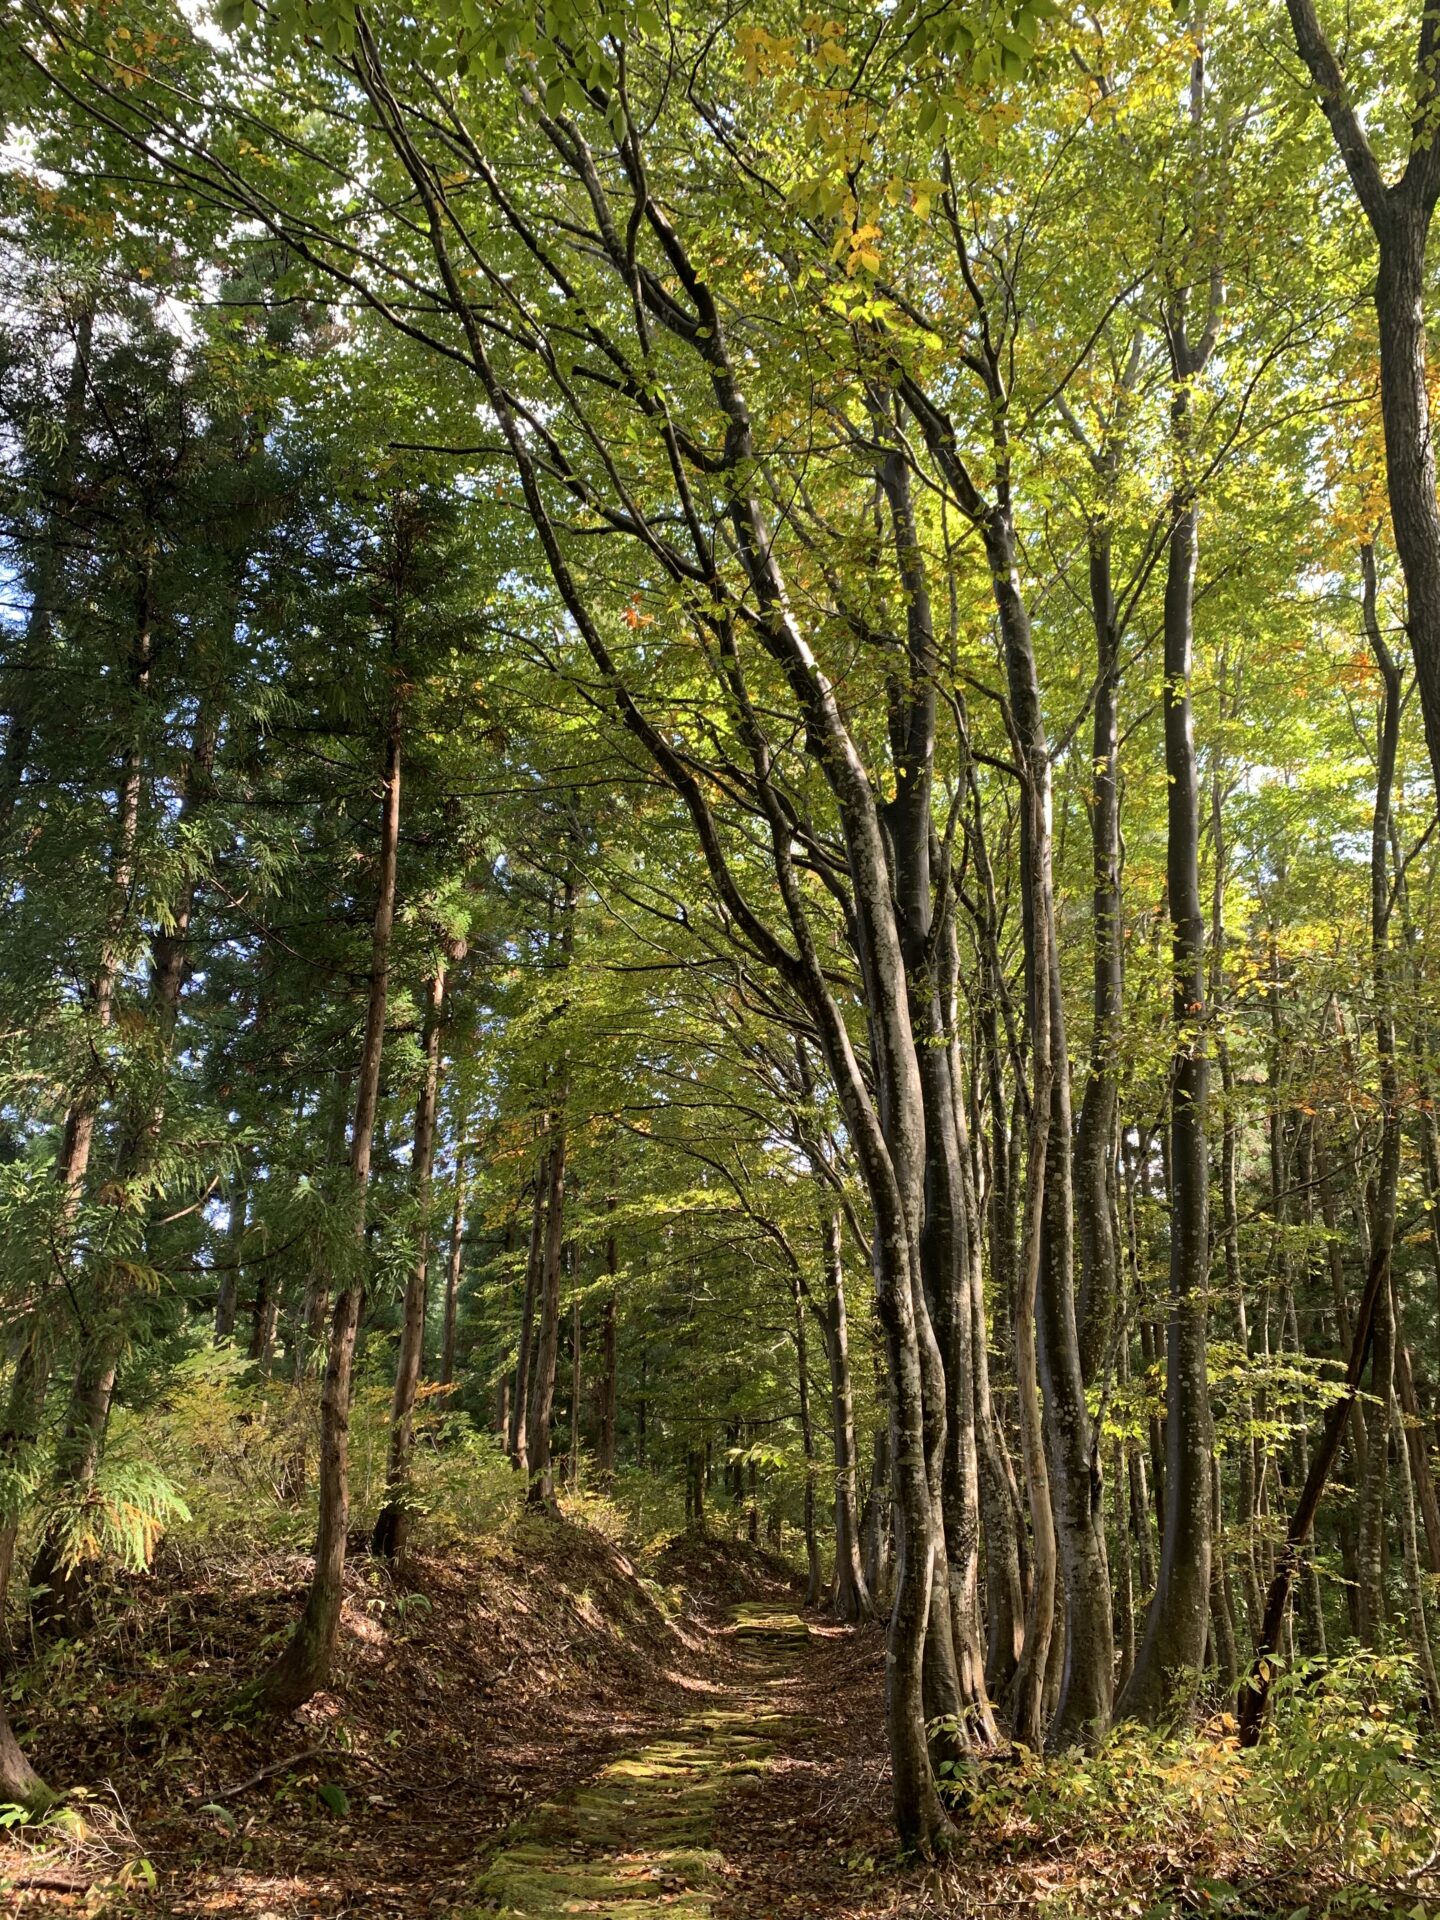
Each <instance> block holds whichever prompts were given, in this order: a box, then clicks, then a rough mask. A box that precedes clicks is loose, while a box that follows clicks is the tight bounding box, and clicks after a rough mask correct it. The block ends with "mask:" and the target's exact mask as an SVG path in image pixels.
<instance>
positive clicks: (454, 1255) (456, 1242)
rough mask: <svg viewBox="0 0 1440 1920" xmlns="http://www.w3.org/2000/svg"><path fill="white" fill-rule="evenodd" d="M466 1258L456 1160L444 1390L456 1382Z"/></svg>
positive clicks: (461, 1172) (461, 1181)
mask: <svg viewBox="0 0 1440 1920" xmlns="http://www.w3.org/2000/svg"><path fill="white" fill-rule="evenodd" d="M464 1257H465V1162H464V1159H463V1158H462V1157H461V1155H460V1154H459V1152H458V1150H457V1153H456V1158H455V1206H454V1209H453V1211H452V1212H451V1215H450V1254H449V1258H448V1259H447V1261H446V1263H445V1317H444V1322H443V1327H442V1331H441V1335H440V1375H439V1384H440V1385H441V1386H442V1387H449V1386H453V1385H454V1382H455V1334H456V1329H457V1326H458V1324H459V1318H460V1272H461V1266H462V1263H463V1261H464Z"/></svg>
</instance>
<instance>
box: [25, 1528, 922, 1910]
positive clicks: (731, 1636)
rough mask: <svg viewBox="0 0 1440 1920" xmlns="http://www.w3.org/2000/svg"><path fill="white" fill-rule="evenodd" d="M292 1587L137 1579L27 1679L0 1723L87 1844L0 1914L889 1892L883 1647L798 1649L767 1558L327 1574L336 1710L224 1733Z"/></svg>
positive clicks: (37, 1853) (874, 1638) (534, 1557)
mask: <svg viewBox="0 0 1440 1920" xmlns="http://www.w3.org/2000/svg"><path fill="white" fill-rule="evenodd" d="M304 1571H305V1565H304V1562H303V1561H302V1560H299V1559H298V1558H297V1559H296V1561H295V1562H294V1564H293V1565H280V1566H277V1565H276V1564H275V1563H274V1561H273V1560H270V1561H266V1562H263V1563H254V1562H246V1563H240V1564H232V1565H223V1564H222V1565H206V1566H204V1567H197V1568H190V1569H187V1568H185V1567H184V1566H182V1565H170V1566H166V1565H162V1567H161V1568H160V1570H159V1575H158V1577H156V1578H152V1579H149V1580H145V1581H134V1582H127V1583H125V1584H124V1585H123V1586H122V1587H120V1588H117V1589H116V1590H115V1591H114V1592H113V1593H111V1594H110V1595H109V1596H107V1599H106V1604H105V1607H104V1610H103V1613H102V1618H101V1620H100V1622H99V1624H98V1626H97V1630H96V1632H95V1633H94V1634H93V1635H92V1636H91V1637H90V1639H89V1640H88V1641H87V1642H85V1643H84V1649H83V1652H82V1650H81V1648H80V1647H79V1646H76V1647H69V1648H62V1649H59V1650H57V1651H55V1652H54V1653H52V1654H51V1655H50V1656H49V1657H48V1659H46V1660H43V1661H42V1662H41V1663H40V1665H39V1667H38V1668H35V1667H32V1669H31V1671H30V1675H29V1678H28V1683H27V1685H26V1686H25V1688H24V1691H23V1692H22V1693H21V1694H20V1696H19V1697H18V1698H15V1699H14V1700H12V1713H13V1715H14V1717H15V1720H16V1722H17V1724H18V1725H20V1726H21V1727H22V1728H24V1729H26V1730H27V1731H28V1732H29V1734H30V1735H31V1736H32V1749H31V1750H32V1752H33V1756H34V1758H35V1760H36V1762H37V1763H38V1764H39V1765H40V1767H41V1769H42V1771H43V1772H44V1773H45V1775H46V1777H47V1778H49V1779H50V1780H51V1781H52V1782H54V1783H57V1784H60V1783H63V1784H65V1785H66V1786H69V1787H72V1788H78V1789H79V1795H78V1798H77V1797H75V1796H73V1795H72V1797H71V1799H70V1801H69V1803H68V1804H69V1806H70V1807H71V1809H75V1808H78V1809H79V1811H80V1813H81V1814H83V1817H84V1827H83V1830H81V1829H80V1828H79V1827H78V1825H76V1826H75V1827H74V1830H72V1823H73V1821H74V1815H73V1812H72V1813H71V1814H67V1815H65V1816H63V1818H62V1822H61V1823H60V1824H57V1825H54V1826H48V1827H45V1828H42V1829H34V1828H32V1829H31V1830H30V1831H29V1833H28V1834H26V1835H25V1836H23V1837H22V1838H20V1839H18V1840H16V1841H14V1842H12V1844H11V1845H10V1846H9V1847H8V1848H7V1847H6V1846H5V1845H3V1844H0V1907H4V1905H5V1903H6V1901H7V1899H8V1900H9V1901H10V1902H11V1903H12V1905H13V1907H14V1910H15V1911H16V1912H17V1913H21V1914H24V1915H25V1916H27V1920H28V1917H29V1916H37V1915H43V1914H61V1913H68V1914H74V1913H77V1912H78V1913H92V1914H93V1913H105V1914H115V1915H122V1914H129V1913H133V1914H136V1915H154V1914H164V1915H173V1916H184V1920H199V1917H200V1916H216V1917H217V1920H229V1917H230V1916H235V1917H236V1920H311V1916H314V1920H321V1917H322V1916H323V1920H339V1916H342V1915H352V1916H360V1915H365V1916H374V1920H402V1916H403V1920H412V1917H413V1916H419V1915H425V1914H451V1915H472V1914H473V1915H480V1914H484V1913H486V1912H493V1911H496V1910H499V1911H503V1912H508V1913H511V1914H515V1915H517V1916H521V1915H523V1916H525V1920H550V1916H551V1915H559V1914H567V1913H592V1914H593V1913H602V1914H603V1913H611V1912H613V1913H615V1914H617V1915H621V1916H623V1917H624V1920H651V1916H652V1915H657V1916H658V1915H661V1914H667V1915H671V1916H673V1920H697V1917H698V1916H701V1915H704V1916H712V1915H713V1916H714V1920H761V1917H762V1916H770V1915H775V1916H785V1920H821V1916H825V1917H826V1920H831V1917H832V1916H833V1920H841V1917H842V1916H844V1915H848V1914H850V1913H854V1914H856V1915H859V1914H862V1913H863V1914H864V1915H865V1916H867V1920H869V1916H873V1915H878V1914H881V1913H885V1912H890V1911H897V1910H898V1905H899V1900H900V1894H901V1891H902V1887H908V1889H909V1890H910V1892H912V1893H913V1891H914V1887H915V1883H914V1880H913V1877H911V1876H910V1875H908V1874H906V1875H903V1876H901V1878H900V1879H899V1880H897V1881H896V1882H894V1884H893V1885H892V1887H891V1889H890V1892H891V1894H892V1895H893V1903H892V1899H891V1898H880V1899H876V1898H875V1897H874V1896H876V1895H878V1894H879V1893H880V1891H881V1890H880V1886H879V1884H878V1883H877V1882H876V1880H875V1879H874V1877H873V1876H874V1874H875V1873H876V1871H877V1868H879V1867H880V1866H881V1863H882V1862H884V1860H885V1859H886V1858H887V1856H888V1855H889V1854H890V1853H891V1851H892V1849H891V1845H890V1841H889V1836H888V1827H887V1810H888V1780H887V1778H886V1759H885V1753H884V1745H883V1732H882V1707H881V1699H880V1687H881V1667H882V1660H883V1651H882V1639H881V1636H880V1633H879V1631H878V1629H870V1630H866V1631H863V1632H860V1633H855V1632H850V1631H848V1630H844V1629H840V1628H836V1627H834V1626H832V1625H829V1624H827V1623H826V1621H825V1620H824V1618H823V1617H822V1616H819V1615H811V1616H809V1617H808V1619H806V1620H804V1621H802V1620H801V1618H800V1617H799V1614H798V1612H797V1599H798V1595H797V1590H796V1588H795V1587H794V1584H793V1582H792V1580H791V1578H790V1575H789V1571H788V1569H787V1568H785V1567H784V1565H783V1563H781V1562H779V1561H776V1560H773V1559H772V1558H771V1557H770V1556H768V1555H766V1554H763V1553H761V1552H759V1551H757V1550H756V1549H754V1548H751V1547H748V1546H746V1545H744V1544H743V1543H736V1542H733V1541H729V1540H726V1541H720V1540H716V1539H709V1538H698V1539H697V1538H693V1537H685V1538H682V1539H680V1540H679V1541H677V1542H675V1543H674V1544H673V1545H672V1546H671V1547H670V1548H668V1549H666V1550H665V1552H664V1553H662V1554H661V1555H660V1556H659V1557H658V1559H657V1560H656V1561H655V1562H654V1564H653V1565H652V1566H651V1567H650V1568H649V1569H648V1570H647V1571H646V1572H644V1573H642V1572H641V1571H640V1569H639V1568H637V1566H636V1565H635V1564H634V1563H633V1562H632V1561H631V1560H630V1559H629V1558H628V1557H627V1556H626V1554H625V1553H623V1552H621V1551H620V1550H619V1549H617V1548H616V1547H615V1546H613V1545H612V1544H611V1543H610V1542H608V1541H607V1540H605V1539H604V1538H603V1537H602V1536H600V1535H599V1534H598V1533H596V1532H594V1531H593V1530H591V1529H589V1528H586V1527H580V1526H571V1525H568V1524H565V1523H553V1522H534V1523H527V1524H526V1525H525V1527H524V1528H523V1529H522V1530H521V1531H520V1532H519V1533H517V1534H516V1535H515V1536H514V1537H513V1538H512V1539H510V1540H508V1541H507V1542H506V1543H505V1544H504V1545H503V1546H501V1545H497V1544H495V1543H489V1544H488V1545H487V1546H486V1547H485V1548H484V1549H483V1550H481V1551H477V1552H474V1553H469V1554H466V1555H464V1556H458V1555H451V1556H447V1557H445V1558H440V1557H432V1556H425V1557H422V1558H419V1559H417V1561H416V1562H415V1563H414V1564H413V1565H412V1566H410V1567H409V1568H407V1570H406V1573H405V1575H404V1577H403V1578H396V1577H394V1576H392V1575H391V1574H390V1573H389V1572H388V1571H386V1570H385V1569H384V1568H382V1567H380V1566H378V1565H376V1564H375V1563H373V1562H371V1561H369V1560H368V1558H367V1557H366V1556H364V1555H361V1554H355V1555H353V1556H352V1560H351V1565H350V1570H349V1575H348V1581H347V1597H346V1605H345V1614H344V1631H343V1636H342V1649H341V1656H340V1671H339V1672H338V1674H337V1676H336V1683H335V1688H334V1691H333V1692H329V1693H326V1694H324V1695H322V1696H320V1697H319V1698H317V1699H316V1700H315V1701H312V1702H311V1703H310V1705H309V1706H308V1707H306V1708H305V1709H303V1710H302V1711H301V1713H300V1714H298V1715H296V1716H294V1717H293V1718H291V1719H289V1720H287V1721H284V1722H282V1723H280V1724H278V1725H275V1724H270V1725H258V1726H257V1725H254V1724H251V1723H247V1722H244V1721H238V1720H236V1719H234V1718H233V1717H232V1716H231V1713H230V1703H231V1700H232V1698H233V1695H234V1692H235V1689H236V1686H237V1684H238V1682H240V1681H241V1680H242V1679H244V1678H245V1677H247V1676H248V1675H249V1674H250V1673H252V1672H253V1671H254V1670H255V1668H256V1666H257V1665H258V1664H259V1663H260V1661H261V1660H262V1659H263V1657H264V1656H265V1654H266V1653H268V1652H269V1651H270V1650H271V1649H272V1647H273V1646H274V1645H276V1644H278V1643H279V1642H280V1640H281V1639H282V1638H283V1635H284V1633H285V1631H286V1629H287V1627H288V1624H289V1622H290V1621H291V1620H292V1619H293V1617H294V1612H295V1608H296V1606H297V1603H298V1600H299V1598H300V1595H301V1591H302V1583H303V1578H304ZM761 1789H763V1791H762V1790H761ZM837 1835H842V1836H843V1843H842V1842H840V1841H837V1839H836V1836H837ZM906 1910H907V1911H908V1910H910V1909H909V1908H908V1906H907V1909H906Z"/></svg>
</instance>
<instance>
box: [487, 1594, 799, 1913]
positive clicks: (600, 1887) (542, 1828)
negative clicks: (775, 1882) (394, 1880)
mask: <svg viewBox="0 0 1440 1920" xmlns="http://www.w3.org/2000/svg"><path fill="white" fill-rule="evenodd" d="M726 1638H727V1641H728V1648H727V1651H729V1652H731V1653H732V1654H733V1658H732V1660H730V1661H729V1662H727V1672H726V1676H725V1678H724V1679H723V1680H722V1681H721V1682H719V1683H718V1684H717V1686H716V1688H715V1690H714V1693H713V1694H712V1696H711V1699H710V1703H709V1704H707V1705H705V1706H704V1707H702V1708H700V1709H698V1710H697V1711H696V1712H695V1713H694V1714H691V1715H688V1716H687V1717H686V1718H685V1719H683V1720H682V1721H680V1722H679V1723H678V1724H676V1725H675V1726H674V1727H673V1728H671V1729H669V1730H668V1731H667V1732H666V1733H665V1734H664V1735H662V1736H661V1737H659V1738H656V1739H654V1740H651V1741H648V1742H647V1743H646V1744H645V1745H644V1746H641V1747H637V1748H636V1749H635V1750H634V1751H632V1752H628V1753H625V1754H622V1755H621V1756H620V1757H619V1758H618V1759H615V1760H612V1761H611V1762H610V1764H609V1765H608V1766H606V1767H605V1768H603V1769H602V1771H601V1772H600V1773H598V1774H596V1775H595V1776H594V1777H593V1778H592V1779H591V1780H590V1781H589V1782H588V1783H587V1784H586V1785H585V1786H584V1787H582V1788H581V1789H580V1790H579V1791H577V1792H575V1793H572V1794H569V1795H567V1796H566V1797H565V1798H563V1799H560V1800H556V1801H550V1802H545V1803H544V1804H542V1805H541V1806H539V1807H537V1808H536V1809H535V1810H534V1812H532V1813H530V1814H529V1815H527V1816H526V1818H525V1819H524V1820H522V1821H519V1822H517V1823H516V1824H515V1825H514V1826H512V1827H511V1828H510V1829H509V1830H508V1832H507V1833H506V1835H505V1836H504V1837H503V1838H502V1839H501V1841H500V1843H499V1845H498V1847H497V1849H496V1850H495V1851H494V1852H493V1853H492V1854H491V1856H490V1859H489V1861H488V1862H487V1864H486V1866H485V1870H484V1872H483V1873H482V1875H481V1877H480V1879H479V1881H478V1883H477V1884H476V1887H475V1895H476V1900H477V1906H476V1908H475V1911H476V1912H477V1913H490V1914H494V1913H499V1914H500V1915H502V1916H511V1917H512V1920H560V1916H568V1915H577V1914H579V1915H583V1914H591V1915H597V1914H598V1915H613V1916H616V1920H662V1916H663V1917H664V1920H711V1916H713V1915H714V1914H715V1912H716V1910H717V1905H718V1900H719V1896H720V1892H721V1890H722V1888H723V1885H724V1880H725V1871H726V1858H725V1835H724V1831H723V1825H722V1821H721V1818H720V1814H721V1806H722V1803H723V1802H727V1801H729V1800H730V1799H731V1797H732V1796H733V1795H734V1794H736V1793H737V1792H742V1791H743V1790H744V1787H745V1785H746V1783H747V1782H754V1783H755V1784H756V1785H757V1786H758V1783H759V1780H760V1777H761V1776H762V1775H763V1774H764V1773H765V1772H766V1771H767V1769H768V1766H769V1763H770V1761H771V1758H772V1756H773V1755H775V1753H776V1752H777V1749H778V1748H780V1747H781V1746H782V1745H783V1744H784V1742H785V1741H786V1739H787V1737H793V1736H795V1735H797V1734H800V1733H802V1732H803V1731H804V1726H803V1722H802V1720H801V1719H800V1718H799V1717H798V1716H797V1715H796V1714H795V1713H794V1712H793V1711H786V1696H787V1694H788V1692H789V1691H790V1689H791V1688H792V1686H793V1684H794V1682H795V1680H796V1679H797V1677H798V1673H799V1669H800V1667H801V1665H802V1663H803V1658H804V1655H805V1653H806V1650H807V1649H808V1647H809V1644H810V1638H811V1636H810V1629H809V1628H808V1627H807V1626H806V1624H805V1622H804V1621H803V1620H802V1619H801V1618H800V1616H799V1614H798V1613H796V1612H795V1611H794V1610H793V1608H789V1607H786V1606H784V1605H783V1604H781V1605H775V1604H771V1603H766V1602H747V1603H745V1604H742V1605H740V1606H736V1607H734V1608H732V1609H731V1614H730V1626H729V1628H728V1631H727V1635H726Z"/></svg>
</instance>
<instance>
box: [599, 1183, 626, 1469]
mask: <svg viewBox="0 0 1440 1920" xmlns="http://www.w3.org/2000/svg"><path fill="white" fill-rule="evenodd" d="M605 1207H606V1211H607V1213H613V1212H614V1210H615V1196H614V1194H613V1193H612V1194H610V1195H609V1196H608V1198H607V1199H606V1202H605ZM605 1271H606V1273H607V1274H608V1275H609V1276H610V1285H609V1288H608V1290H607V1292H606V1294H605V1299H604V1302H603V1304H602V1306H601V1309H600V1434H599V1445H598V1447H597V1449H596V1452H597V1464H598V1467H599V1470H600V1484H601V1486H602V1487H603V1488H604V1489H605V1491H606V1492H607V1493H609V1492H611V1491H612V1490H613V1488H614V1485H615V1421H616V1413H617V1405H616V1402H617V1398H618V1391H619V1361H618V1355H617V1344H616V1327H615V1314H616V1305H617V1302H616V1276H617V1274H618V1273H619V1271H620V1266H619V1259H618V1255H617V1251H616V1246H615V1231H614V1228H613V1227H612V1228H611V1230H610V1231H609V1232H608V1233H607V1234H606V1236H605Z"/></svg>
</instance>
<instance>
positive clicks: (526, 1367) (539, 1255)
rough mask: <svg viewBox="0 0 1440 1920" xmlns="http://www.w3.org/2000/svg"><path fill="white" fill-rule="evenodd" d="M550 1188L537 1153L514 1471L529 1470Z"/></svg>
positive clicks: (513, 1429)
mask: <svg viewBox="0 0 1440 1920" xmlns="http://www.w3.org/2000/svg"><path fill="white" fill-rule="evenodd" d="M549 1187H550V1153H549V1149H548V1147H547V1148H546V1150H545V1151H544V1152H543V1153H542V1154H541V1155H540V1164H539V1165H538V1166H537V1167H536V1169H535V1199H534V1204H533V1206H532V1208H531V1212H530V1244H529V1250H528V1251H527V1253H526V1256H525V1289H524V1296H523V1298H522V1300H521V1302H520V1342H519V1345H518V1347H517V1348H516V1351H515V1385H514V1388H513V1390H512V1392H511V1395H510V1428H509V1433H508V1435H507V1439H506V1451H507V1453H508V1454H509V1455H510V1459H511V1462H512V1463H513V1465H514V1466H515V1468H516V1470H517V1472H519V1473H523V1474H526V1475H528V1474H529V1471H530V1434H529V1417H530V1378H531V1374H532V1373H533V1371H534V1369H533V1366H532V1360H533V1350H534V1345H535V1308H536V1303H537V1302H538V1300H539V1298H540V1284H541V1276H542V1272H543V1268H544V1264H545V1196H546V1194H547V1192H548V1191H549Z"/></svg>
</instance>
